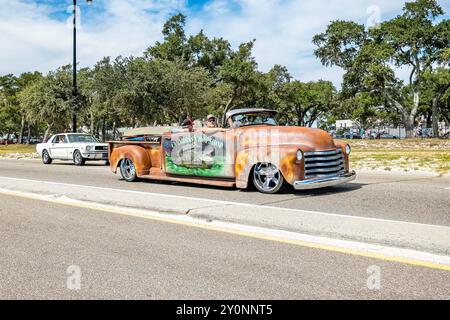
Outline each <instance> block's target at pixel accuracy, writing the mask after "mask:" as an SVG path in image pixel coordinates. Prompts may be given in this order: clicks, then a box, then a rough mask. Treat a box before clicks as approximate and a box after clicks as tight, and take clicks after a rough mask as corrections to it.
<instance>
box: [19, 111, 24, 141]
mask: <svg viewBox="0 0 450 320" xmlns="http://www.w3.org/2000/svg"><path fill="white" fill-rule="evenodd" d="M24 132H25V115H22V121H21V122H20V132H19V144H22V143H23V133H24Z"/></svg>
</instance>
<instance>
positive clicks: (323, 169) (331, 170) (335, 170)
mask: <svg viewBox="0 0 450 320" xmlns="http://www.w3.org/2000/svg"><path fill="white" fill-rule="evenodd" d="M342 168H344V166H342V165H341V166H336V167H330V168H327V167H323V168H312V169H305V174H310V173H313V172H337V171H339V170H341V169H342Z"/></svg>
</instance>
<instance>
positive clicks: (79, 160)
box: [75, 152, 81, 164]
mask: <svg viewBox="0 0 450 320" xmlns="http://www.w3.org/2000/svg"><path fill="white" fill-rule="evenodd" d="M80 162H81V154H80V153H79V152H75V163H77V164H78V163H80Z"/></svg>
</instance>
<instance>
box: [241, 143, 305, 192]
mask: <svg viewBox="0 0 450 320" xmlns="http://www.w3.org/2000/svg"><path fill="white" fill-rule="evenodd" d="M298 149H299V147H298V146H277V147H274V146H271V147H269V148H266V150H263V151H262V152H261V148H249V149H244V150H241V151H239V152H238V153H237V155H236V162H235V173H236V187H237V188H243V189H245V188H247V187H248V185H249V180H251V177H250V173H251V171H252V168H253V167H254V166H255V165H256V164H257V163H260V162H270V163H273V164H275V165H276V166H277V167H278V168H279V169H280V171H281V174H282V175H283V177H284V179H285V180H286V182H288V183H289V184H293V183H294V182H295V181H297V180H300V179H302V177H303V175H304V173H303V165H301V164H302V163H301V162H300V163H299V162H298V161H297V156H296V154H297V150H298Z"/></svg>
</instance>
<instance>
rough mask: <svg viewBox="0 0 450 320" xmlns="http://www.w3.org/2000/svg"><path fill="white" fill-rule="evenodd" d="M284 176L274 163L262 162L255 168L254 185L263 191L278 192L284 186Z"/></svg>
mask: <svg viewBox="0 0 450 320" xmlns="http://www.w3.org/2000/svg"><path fill="white" fill-rule="evenodd" d="M284 184H285V183H284V178H283V175H282V174H281V172H280V170H279V169H278V167H277V166H276V165H274V164H273V163H267V162H262V163H258V164H257V165H255V167H254V169H253V185H254V186H255V188H256V189H257V190H258V191H259V192H262V193H277V192H279V191H280V190H281V189H282V188H283V187H284Z"/></svg>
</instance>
